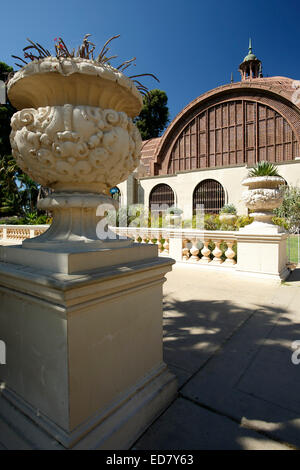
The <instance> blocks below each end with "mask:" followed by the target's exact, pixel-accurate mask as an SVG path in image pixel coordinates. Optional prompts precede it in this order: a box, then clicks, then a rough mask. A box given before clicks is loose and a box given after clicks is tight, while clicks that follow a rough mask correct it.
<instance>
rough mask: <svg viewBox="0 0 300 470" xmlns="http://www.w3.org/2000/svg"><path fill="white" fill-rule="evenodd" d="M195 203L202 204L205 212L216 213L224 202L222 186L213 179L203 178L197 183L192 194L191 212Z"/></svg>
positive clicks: (194, 209) (195, 206) (194, 207)
mask: <svg viewBox="0 0 300 470" xmlns="http://www.w3.org/2000/svg"><path fill="white" fill-rule="evenodd" d="M197 204H203V205H204V213H205V214H218V213H219V212H220V209H221V208H222V207H223V206H224V204H225V193H224V189H223V186H222V185H221V184H220V183H218V181H215V180H211V179H208V180H204V181H201V183H199V184H198V185H197V186H196V188H195V190H194V194H193V212H194V213H195V211H196V208H197Z"/></svg>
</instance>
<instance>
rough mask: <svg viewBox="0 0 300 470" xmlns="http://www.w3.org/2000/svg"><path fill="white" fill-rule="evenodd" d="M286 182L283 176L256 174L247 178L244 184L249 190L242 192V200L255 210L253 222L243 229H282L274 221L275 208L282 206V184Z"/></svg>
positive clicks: (252, 214)
mask: <svg viewBox="0 0 300 470" xmlns="http://www.w3.org/2000/svg"><path fill="white" fill-rule="evenodd" d="M283 184H285V180H284V178H282V177H281V176H256V177H249V178H246V179H245V180H244V181H243V182H242V185H243V186H248V188H249V189H248V190H247V191H244V192H243V194H242V200H243V201H244V203H245V205H246V207H247V208H248V209H250V210H252V211H254V212H252V213H251V217H253V218H254V221H253V222H252V224H250V225H247V226H246V227H244V228H243V229H240V230H242V231H251V232H252V231H253V232H255V231H257V232H259V231H277V232H279V231H280V229H279V227H277V226H276V225H275V224H274V223H273V222H272V217H274V213H273V210H274V209H276V208H277V207H279V206H280V204H281V203H282V200H283V195H282V192H281V190H280V186H281V185H283Z"/></svg>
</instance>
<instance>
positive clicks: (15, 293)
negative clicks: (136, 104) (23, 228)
mask: <svg viewBox="0 0 300 470" xmlns="http://www.w3.org/2000/svg"><path fill="white" fill-rule="evenodd" d="M115 251H118V254H116V253H113V252H114V249H107V250H106V252H104V251H103V252H102V255H103V263H102V265H101V262H100V258H101V253H100V255H99V251H95V252H92V251H90V252H89V251H87V252H84V253H71V254H70V253H56V252H49V253H48V254H47V252H43V251H41V250H31V249H28V248H21V247H5V250H4V253H3V256H4V258H5V261H6V262H4V261H3V257H2V262H0V285H1V287H0V338H1V340H2V341H4V342H5V344H6V365H1V368H0V382H1V387H0V389H1V398H0V416H1V415H2V416H3V417H4V418H5V420H6V421H7V422H10V420H11V416H10V411H9V410H10V409H14V414H15V413H18V416H19V418H18V419H17V420H14V423H13V424H14V427H15V428H17V430H18V432H19V433H21V434H23V435H25V436H26V422H28V421H26V418H25V417H27V418H29V419H30V420H31V426H32V422H34V423H35V426H36V428H37V429H39V431H40V430H41V429H42V430H43V432H45V433H47V434H48V435H50V436H51V438H52V439H54V441H55V442H59V443H60V444H61V445H62V446H64V447H65V448H75V449H79V448H83V449H92V448H94V449H128V448H129V447H130V446H131V445H132V444H133V443H134V441H135V440H136V439H137V438H138V437H139V436H140V434H141V433H142V432H143V431H144V430H145V429H146V428H147V427H148V426H149V425H150V424H151V422H152V421H153V420H154V419H155V418H156V417H157V416H158V415H159V414H160V413H161V412H162V411H163V410H164V409H165V408H166V406H168V404H169V403H170V402H171V401H172V400H173V399H174V397H175V396H176V390H177V384H176V379H175V377H174V376H173V374H171V373H170V372H169V371H168V370H167V367H166V365H165V364H164V362H163V356H162V285H163V282H164V280H165V278H164V275H165V273H166V272H167V271H170V270H171V266H172V264H173V261H172V260H170V259H167V258H158V257H157V247H156V246H147V245H142V246H140V245H135V246H133V247H129V248H120V249H116V250H115ZM25 252H26V253H27V257H28V258H27V261H28V264H27V263H26V264H27V265H26V266H25V262H24V264H23V265H22V264H21V263H20V262H21V260H22V253H25ZM34 254H35V257H34ZM105 256H106V261H105ZM51 257H52V261H51ZM114 257H115V258H114ZM109 259H110V261H111V260H112V259H113V260H114V261H113V263H110V264H111V265H108V261H109ZM115 261H116V262H115ZM43 263H44V266H43V268H42V267H41V265H42V264H43ZM97 264H98V266H97ZM99 264H100V268H99ZM112 264H113V265H112ZM84 268H85V269H84ZM47 269H48V271H47ZM9 403H11V404H12V406H11V405H9ZM16 409H17V410H18V411H16ZM2 440H3V439H1V441H2ZM31 441H32V437H31ZM32 444H33V446H35V448H40V447H39V446H41V444H40V443H38V442H33V443H32Z"/></svg>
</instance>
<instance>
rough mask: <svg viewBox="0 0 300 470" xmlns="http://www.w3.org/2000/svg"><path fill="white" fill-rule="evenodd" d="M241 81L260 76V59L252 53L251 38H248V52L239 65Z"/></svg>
mask: <svg viewBox="0 0 300 470" xmlns="http://www.w3.org/2000/svg"><path fill="white" fill-rule="evenodd" d="M239 71H240V72H241V77H242V81H244V80H252V79H253V78H259V77H262V66H261V61H260V60H259V59H258V58H257V57H256V55H254V54H253V51H252V40H251V38H249V48H248V54H247V55H246V57H245V58H244V60H243V62H242V63H241V64H240V66H239Z"/></svg>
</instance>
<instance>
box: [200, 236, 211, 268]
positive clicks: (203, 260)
mask: <svg viewBox="0 0 300 470" xmlns="http://www.w3.org/2000/svg"><path fill="white" fill-rule="evenodd" d="M209 241H210V240H204V241H203V244H204V247H203V248H202V250H201V254H202V258H201V259H200V263H203V264H207V263H210V262H211V259H210V256H209V255H210V249H209V248H208V245H209Z"/></svg>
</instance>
